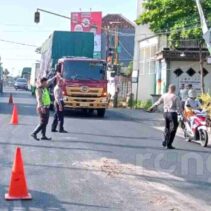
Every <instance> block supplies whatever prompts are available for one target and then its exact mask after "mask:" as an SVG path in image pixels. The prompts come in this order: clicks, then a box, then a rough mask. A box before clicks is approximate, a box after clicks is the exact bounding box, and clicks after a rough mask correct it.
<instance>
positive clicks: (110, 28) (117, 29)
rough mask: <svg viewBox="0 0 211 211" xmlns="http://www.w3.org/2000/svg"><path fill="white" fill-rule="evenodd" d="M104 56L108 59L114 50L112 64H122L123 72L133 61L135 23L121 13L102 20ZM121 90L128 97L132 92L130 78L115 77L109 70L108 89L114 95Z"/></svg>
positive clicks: (123, 95) (120, 93)
mask: <svg viewBox="0 0 211 211" xmlns="http://www.w3.org/2000/svg"><path fill="white" fill-rule="evenodd" d="M102 29H103V32H102V58H103V59H107V57H108V54H109V52H112V53H113V55H112V59H111V63H112V64H118V65H120V66H121V73H124V72H126V71H127V69H128V65H129V64H130V62H132V61H133V56H134V38H135V24H134V23H133V22H132V21H130V20H128V19H127V18H126V17H124V16H123V15H121V14H108V15H106V16H104V17H103V20H102ZM117 89H118V90H119V96H120V97H122V98H126V95H127V93H128V92H131V80H130V78H125V77H120V76H116V77H113V76H112V73H111V72H108V91H109V93H110V95H111V96H112V97H113V96H114V94H115V92H116V91H117Z"/></svg>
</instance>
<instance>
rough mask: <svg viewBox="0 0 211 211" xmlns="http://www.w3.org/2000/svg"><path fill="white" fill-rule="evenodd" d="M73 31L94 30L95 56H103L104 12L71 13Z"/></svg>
mask: <svg viewBox="0 0 211 211" xmlns="http://www.w3.org/2000/svg"><path fill="white" fill-rule="evenodd" d="M71 31H80V32H93V33H94V35H95V36H94V37H95V38H94V39H95V42H94V43H95V46H94V58H101V33H102V12H73V13H71Z"/></svg>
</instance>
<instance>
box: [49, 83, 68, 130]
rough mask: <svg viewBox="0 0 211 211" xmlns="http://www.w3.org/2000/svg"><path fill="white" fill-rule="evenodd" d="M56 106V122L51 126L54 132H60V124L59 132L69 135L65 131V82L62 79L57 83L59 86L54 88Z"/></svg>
mask: <svg viewBox="0 0 211 211" xmlns="http://www.w3.org/2000/svg"><path fill="white" fill-rule="evenodd" d="M54 99H55V101H54V106H55V114H54V120H53V123H52V126H51V131H52V132H58V131H57V126H58V124H59V132H60V133H67V131H66V130H64V100H63V80H62V79H60V80H58V81H57V85H56V86H55V88H54Z"/></svg>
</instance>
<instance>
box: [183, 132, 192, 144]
mask: <svg viewBox="0 0 211 211" xmlns="http://www.w3.org/2000/svg"><path fill="white" fill-rule="evenodd" d="M184 137H185V141H187V142H191V139H190V137H189V136H188V134H187V131H186V130H184Z"/></svg>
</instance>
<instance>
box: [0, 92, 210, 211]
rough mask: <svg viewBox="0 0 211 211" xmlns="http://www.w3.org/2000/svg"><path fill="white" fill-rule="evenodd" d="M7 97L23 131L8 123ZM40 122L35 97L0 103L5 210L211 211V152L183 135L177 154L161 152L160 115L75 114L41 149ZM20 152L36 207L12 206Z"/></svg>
mask: <svg viewBox="0 0 211 211" xmlns="http://www.w3.org/2000/svg"><path fill="white" fill-rule="evenodd" d="M9 92H12V93H13V96H14V102H15V103H16V104H17V107H18V111H19V120H20V123H19V125H18V126H13V125H10V124H9V122H10V118H11V112H12V106H11V105H9V104H8V99H9ZM51 121H52V117H51V120H50V122H51ZM37 122H38V117H37V115H36V111H35V99H34V98H33V97H32V96H31V95H30V93H29V92H22V91H17V92H16V91H14V90H13V89H10V90H7V92H6V93H5V94H3V95H1V96H0V211H6V210H7V211H22V210H23V211H60V210H61V211H66V210H67V211H71V210H76V211H79V210H86V211H89V210H90V211H95V210H96V211H98V210H100V211H101V210H102V211H103V210H123V211H130V210H131V211H135V210H137V211H139V210H144V211H145V210H147V211H148V210H149V211H154V210H162V211H166V210H169V211H170V210H171V211H179V210H181V211H183V210H185V211H187V210H191V211H194V210H197V211H202V210H203V211H204V210H207V211H209V210H211V202H210V196H211V186H210V182H211V149H210V148H209V147H208V148H206V149H205V148H202V147H201V146H199V145H197V144H194V143H186V142H185V141H183V139H182V137H180V136H178V137H177V138H176V141H175V147H176V148H177V150H174V151H168V150H166V149H164V148H162V147H161V142H162V131H161V130H162V126H163V121H162V119H161V116H160V115H159V114H148V113H144V112H142V111H134V110H123V109H111V110H109V111H108V112H107V114H106V117H105V119H100V118H97V117H96V116H88V117H87V116H83V115H82V114H80V113H79V114H78V113H71V114H70V115H68V116H67V117H66V119H65V129H66V130H68V131H69V133H68V134H51V133H50V131H49V130H48V136H51V137H52V138H53V140H52V141H40V142H36V141H34V140H33V139H32V138H31V137H30V133H31V132H32V130H33V128H34V127H35V126H36V124H37ZM48 129H50V127H49V128H48ZM18 146H19V147H21V149H22V154H23V158H24V164H25V172H26V177H27V183H28V187H29V191H30V193H31V194H32V196H33V200H32V201H15V202H7V201H5V200H4V194H5V193H6V192H7V190H8V185H9V180H10V175H11V169H12V164H13V159H14V153H15V149H16V147H18Z"/></svg>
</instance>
